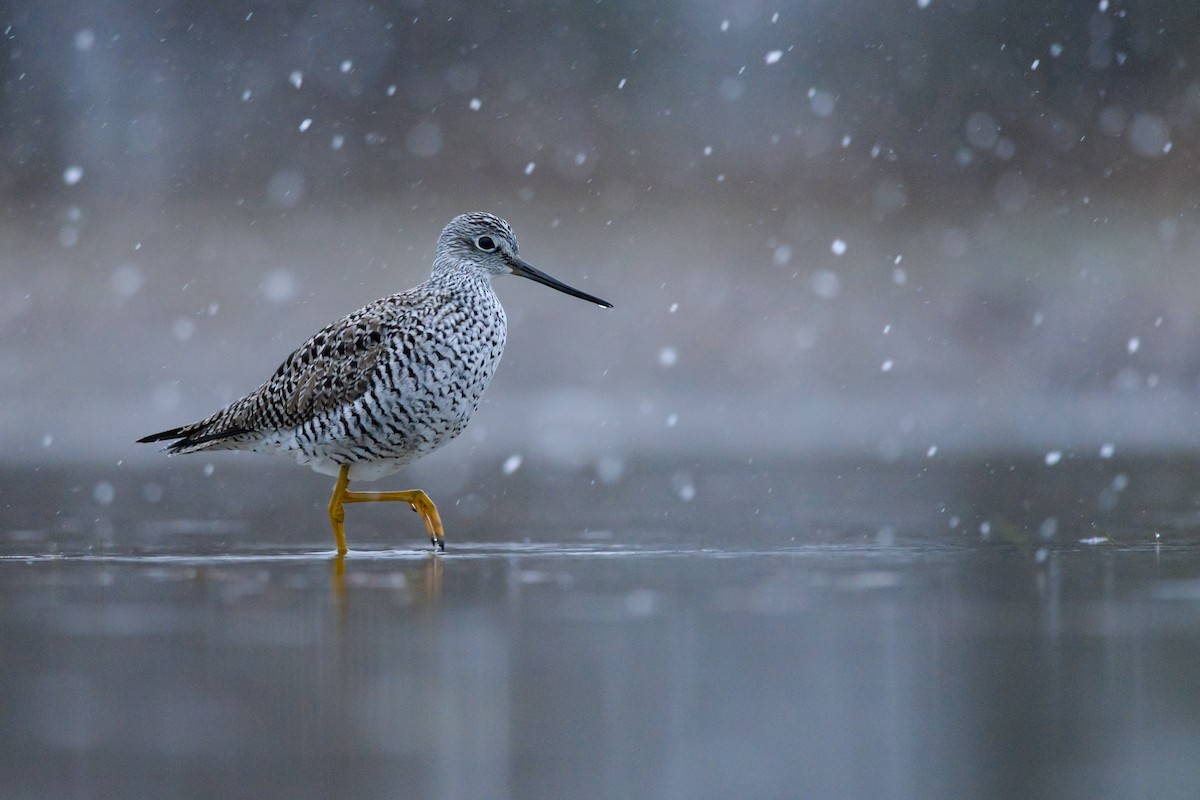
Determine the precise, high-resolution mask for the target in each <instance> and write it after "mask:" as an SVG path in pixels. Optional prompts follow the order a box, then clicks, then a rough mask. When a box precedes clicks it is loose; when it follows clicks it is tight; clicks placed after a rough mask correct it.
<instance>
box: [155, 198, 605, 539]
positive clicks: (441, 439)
mask: <svg viewBox="0 0 1200 800" xmlns="http://www.w3.org/2000/svg"><path fill="white" fill-rule="evenodd" d="M517 252H518V251H517V237H516V236H515V235H514V234H513V230H512V228H511V227H510V226H509V224H508V223H507V222H505V221H504V220H502V219H500V218H499V217H497V216H494V215H492V214H485V213H481V212H475V213H471V214H462V215H460V216H457V217H455V218H454V219H452V220H451V221H450V224H449V225H447V226H446V227H445V229H444V230H443V231H442V235H441V236H439V237H438V244H437V254H436V256H435V257H434V259H433V274H432V275H430V276H429V279H428V280H426V281H425V282H424V283H422V284H421V285H420V286H417V287H416V288H413V289H409V290H408V291H407V292H401V293H400V294H394V295H391V296H390V297H384V298H382V299H379V300H376V301H375V302H373V303H370V304H368V305H366V306H363V307H362V308H360V309H359V310H358V311H355V312H354V313H353V314H350V315H349V316H347V317H343V318H342V319H340V320H338V321H337V322H335V323H333V324H332V325H328V326H326V327H325V328H323V329H322V330H320V331H318V332H317V333H316V335H314V336H313V337H312V338H310V339H309V340H308V341H307V342H305V343H304V344H302V345H300V347H299V348H297V349H296V351H295V352H293V353H292V354H291V355H290V356H288V357H287V358H286V359H284V362H283V363H282V364H281V365H280V366H279V369H277V370H275V374H274V375H272V376H271V377H270V378H269V379H267V382H266V383H264V384H263V385H262V386H260V387H258V389H256V390H255V391H253V392H251V393H250V394H248V395H246V396H245V397H243V398H242V399H240V400H237V401H235V402H233V403H231V404H230V405H229V406H227V407H226V408H224V409H222V410H221V411H218V412H217V413H215V414H213V415H212V416H210V417H206V418H205V419H202V420H200V421H199V422H193V423H192V424H191V425H183V426H182V427H179V428H172V429H171V430H167V431H162V432H161V433H155V434H152V435H150V436H147V437H145V438H143V439H139V440H138V441H139V442H163V441H170V442H171V444H169V445H167V446H166V447H165V448H164V449H165V450H166V451H167V452H168V453H170V454H172V455H175V454H180V453H195V452H199V451H201V450H250V451H253V452H258V453H282V454H284V455H290V456H292V457H293V458H295V459H296V461H298V462H299V463H301V464H308V465H309V466H311V467H312V468H313V469H314V470H316V471H317V472H320V473H322V474H325V475H334V476H336V477H337V483H335V484H334V487H333V498H332V499H330V501H329V521H330V523H331V524H332V525H333V537H334V540H335V541H336V542H337V552H338V554H339V555H343V554H345V553H346V533H345V527H344V522H345V517H346V512H345V509H343V507H342V506H343V504H344V503H366V502H375V501H388V500H391V501H396V502H401V503H408V504H409V505H410V506H412V508H413V510H414V511H416V512H418V513H419V514H420V515H421V518H422V519H423V520H424V521H425V528H426V529H427V530H428V531H429V540H430V541H431V542H432V543H433V545H434V547H435V548H437V549H439V550H444V549H445V541H444V537H443V532H442V520H441V517H440V516H439V515H438V510H437V506H435V505H434V504H433V501H432V500H430V499H429V495H427V494H425V492H423V491H421V490H420V489H412V490H408V491H402V492H351V491H349V489H348V487H349V485H350V481H352V480H375V479H377V478H382V477H384V476H385V475H390V474H392V473H393V472H395V471H397V470H398V469H400V468H401V467H402V466H404V465H405V464H408V463H409V462H411V461H413V460H415V459H417V458H420V457H421V456H423V455H426V454H428V453H431V452H432V451H434V450H436V449H437V448H438V447H441V446H442V445H444V444H445V443H446V442H448V441H450V440H451V439H453V438H454V437H455V436H457V435H458V434H460V433H461V432H462V430H463V428H465V427H466V425H467V421H468V420H469V419H470V418H471V414H473V413H474V411H475V409H476V408H477V407H478V406H479V400H480V398H481V397H482V396H483V390H484V389H486V388H487V386H488V384H489V383H490V382H491V380H492V375H493V374H494V373H495V372H496V365H497V364H499V362H500V354H501V353H502V352H503V351H504V340H505V336H506V334H507V322H506V320H505V317H504V309H503V308H502V307H501V306H500V300H499V299H498V298H497V297H496V293H495V292H494V291H493V290H492V278H494V277H496V276H497V275H506V274H512V275H519V276H521V277H522V278H529V279H530V280H532V281H537V282H538V283H542V284H545V285H546V286H549V287H551V288H553V289H557V290H558V291H560V292H565V293H566V294H569V295H572V296H574V297H578V298H580V299H583V300H587V301H588V302H590V303H595V304H596V305H598V306H602V307H604V308H612V304H611V303H608V302H605V301H604V300H601V299H600V298H598V297H593V296H592V295H590V294H587V293H586V292H581V291H579V290H578V289H574V288H572V287H570V286H567V285H566V284H565V283H563V282H561V281H559V280H556V279H555V278H552V277H550V276H549V275H547V274H546V273H544V272H541V271H539V270H537V269H534V268H533V267H532V266H530V265H529V264H527V263H526V262H524V261H522V260H521V258H520V257H519V256H518V255H517Z"/></svg>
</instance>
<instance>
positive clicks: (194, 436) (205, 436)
mask: <svg viewBox="0 0 1200 800" xmlns="http://www.w3.org/2000/svg"><path fill="white" fill-rule="evenodd" d="M202 431H203V428H201V429H199V430H197V429H196V426H194V425H184V426H183V427H181V428H172V429H171V430H169V431H161V432H159V433H152V434H150V435H149V436H144V437H142V438H141V439H138V443H139V444H150V443H151V442H166V441H171V440H173V439H178V440H179V441H176V442H172V443H171V444H169V445H167V447H166V448H165V449H166V451H167V452H168V453H183V452H188V451H191V450H192V449H194V448H198V447H200V446H201V445H205V444H208V443H209V442H215V441H217V440H219V439H228V438H230V437H231V436H240V435H242V434H244V433H250V432H251V431H250V430H248V429H246V428H225V429H223V430H219V431H216V432H214V433H203V432H202Z"/></svg>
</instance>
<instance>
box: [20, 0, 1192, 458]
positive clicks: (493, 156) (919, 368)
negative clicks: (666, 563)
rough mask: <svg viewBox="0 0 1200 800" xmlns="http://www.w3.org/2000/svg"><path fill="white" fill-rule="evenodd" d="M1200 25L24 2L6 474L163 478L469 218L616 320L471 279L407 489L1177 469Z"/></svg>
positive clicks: (637, 9) (1137, 8)
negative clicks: (146, 440) (237, 403)
mask: <svg viewBox="0 0 1200 800" xmlns="http://www.w3.org/2000/svg"><path fill="white" fill-rule="evenodd" d="M1194 14H1195V12H1194V10H1193V9H1191V8H1190V7H1189V6H1188V5H1187V4H1182V3H1170V2H1137V3H1132V2H1119V1H1118V0H1097V2H1092V3H1079V2H1050V3H1046V2H1032V1H1031V2H1020V1H1019V0H1013V1H1012V2H1004V3H981V2H941V1H940V0H911V1H910V2H886V3H880V2H863V1H857V2H837V3H834V2H806V3H791V4H787V3H785V4H778V3H776V4H772V3H766V2H755V1H753V0H710V1H709V2H696V3H677V4H653V5H652V6H645V5H643V4H639V3H620V2H603V3H588V4H568V5H565V6H564V5H561V4H555V3H544V2H525V3H508V4H501V5H491V4H489V5H488V6H487V7H486V8H484V7H481V6H478V5H477V4H472V3H466V2H438V3H422V2H420V0H401V2H395V3H367V2H353V1H351V2H342V1H340V0H339V2H332V1H331V2H311V3H291V4H279V3H259V2H247V3H189V2H174V3H170V2H169V3H156V4H138V3H133V4H128V3H113V2H104V1H98V2H71V3H62V4H58V5H56V6H55V13H53V14H50V13H45V9H44V8H43V7H41V6H40V5H38V4H32V3H30V4H24V6H21V5H17V6H10V7H9V8H8V9H7V10H6V11H4V12H3V15H2V18H0V30H2V31H3V37H2V39H0V87H2V92H0V103H2V104H3V124H0V152H3V156H4V157H3V159H2V163H0V242H2V244H0V436H2V438H3V441H4V443H5V448H4V449H5V456H6V458H7V459H9V460H10V461H20V462H35V463H36V462H46V461H49V462H54V461H73V460H78V459H81V458H82V459H89V460H99V461H104V462H108V461H110V460H120V459H124V460H129V459H150V458H157V457H158V456H157V455H156V454H155V453H154V452H153V448H149V447H144V446H142V447H135V446H133V444H132V440H133V439H135V438H137V437H138V436H140V435H144V434H146V433H149V432H152V431H155V430H159V429H162V428H165V427H168V426H173V425H177V424H180V423H182V422H186V421H190V420H192V419H195V418H198V417H200V416H203V415H206V414H208V413H210V412H211V411H214V410H216V409H217V408H219V407H220V406H222V405H223V404H225V403H227V402H229V401H230V400H233V399H235V398H236V397H238V396H240V395H241V394H243V393H245V392H247V391H249V390H251V389H253V388H254V387H255V386H257V385H258V383H259V382H261V381H262V380H263V379H265V377H266V376H267V375H269V374H270V372H271V371H273V370H274V368H275V367H276V366H277V365H278V364H279V362H280V361H282V360H283V358H284V357H285V356H286V355H287V354H288V352H290V350H291V349H292V348H293V347H295V346H296V345H298V344H299V343H300V342H301V341H303V339H304V338H305V337H307V336H308V335H310V334H311V333H312V332H314V331H315V330H316V329H318V328H319V327H321V326H322V325H324V324H326V323H327V322H329V321H332V320H333V319H336V318H338V317H340V316H342V315H343V314H345V313H348V312H349V311H351V310H353V309H355V308H357V307H359V306H360V305H362V304H364V303H365V302H367V301H369V300H372V299H374V298H376V297H378V296H382V295H385V294H389V293H392V292H395V291H400V290H403V289H406V288H408V287H410V286H412V285H415V284H416V283H418V282H419V281H421V280H422V279H423V278H424V277H425V276H426V275H427V273H428V270H429V265H430V262H431V259H432V255H433V248H434V243H435V241H436V237H437V235H438V233H439V231H440V230H441V227H442V226H443V225H444V224H445V223H446V222H447V221H448V220H449V218H450V217H451V216H453V215H454V214H456V213H459V212H462V211H466V210H471V209H486V210H491V211H494V212H496V213H498V214H500V215H501V216H504V217H505V218H507V219H508V220H509V221H510V222H512V223H513V225H514V227H515V229H516V231H517V233H518V236H519V238H520V241H521V244H522V254H523V255H524V256H525V257H526V258H527V259H528V260H529V261H530V262H531V263H533V264H535V265H536V266H538V267H540V268H542V269H544V270H546V271H547V272H549V273H551V274H553V275H555V276H556V277H559V278H561V279H562V280H564V281H566V282H568V283H571V284H573V285H577V286H580V287H581V288H583V289H584V290H586V291H589V292H593V293H595V294H598V295H600V296H601V297H604V298H606V299H608V300H610V301H612V302H613V303H614V304H615V306H616V308H615V309H614V310H613V311H610V312H606V311H602V310H600V309H597V308H595V307H591V306H588V305H586V304H583V303H580V302H578V301H575V300H572V299H570V298H567V297H564V296H561V295H557V294H555V293H553V292H549V291H547V290H545V289H544V287H539V286H536V285H534V284H530V283H526V282H523V281H515V280H512V281H510V280H501V281H499V282H498V283H499V285H498V287H497V289H498V293H499V294H500V296H501V298H502V299H503V301H504V303H505V305H506V308H507V309H508V311H509V317H510V327H511V333H510V340H509V347H508V350H507V353H506V355H505V360H504V364H503V366H502V368H501V370H500V373H499V375H498V377H497V378H496V380H495V382H494V385H493V388H492V390H491V391H490V393H489V395H488V396H487V397H486V398H485V405H484V407H483V408H482V409H481V411H480V413H479V414H478V415H477V417H476V419H475V421H474V422H473V424H472V427H471V428H470V429H468V432H467V434H465V435H464V437H463V439H464V440H465V441H466V444H464V443H463V442H457V443H455V444H454V445H452V446H451V447H450V448H448V449H447V450H446V451H443V452H442V453H439V454H438V455H437V456H435V457H434V458H435V459H448V460H449V461H453V462H455V463H462V462H463V461H464V460H469V459H471V458H479V459H488V460H495V459H505V458H508V457H510V456H512V455H514V454H517V455H521V456H523V457H531V458H543V459H546V460H549V461H551V462H554V463H559V462H561V463H571V464H575V465H577V466H585V465H593V466H596V468H597V469H598V470H600V471H601V472H603V471H604V469H605V464H607V465H608V469H609V471H610V472H611V471H612V470H613V469H619V468H620V464H621V463H623V459H625V458H627V457H629V456H634V455H637V454H639V453H654V454H664V453H665V454H678V453H689V454H691V453H737V454H744V453H749V454H754V453H763V452H773V453H776V454H783V455H785V456H786V455H792V454H806V455H818V456H820V455H824V454H850V455H870V456H878V457H880V458H882V459H884V460H896V459H901V458H907V457H915V458H925V457H927V456H928V455H930V454H937V453H941V454H943V455H947V454H952V453H955V452H966V453H971V452H979V451H989V450H992V451H994V450H1016V451H1026V450H1028V451H1030V452H1049V451H1054V452H1061V453H1063V454H1064V455H1065V456H1066V457H1071V456H1072V455H1073V454H1076V453H1078V454H1086V455H1091V456H1094V455H1095V454H1097V453H1099V452H1101V450H1102V449H1103V450H1105V452H1112V451H1113V450H1114V449H1117V450H1120V451H1124V452H1129V451H1136V450H1146V449H1158V448H1163V447H1167V448H1191V447H1195V446H1196V445H1198V444H1200V425H1197V424H1196V422H1197V412H1200V402H1198V396H1197V382H1198V379H1200V342H1198V337H1197V330H1198V327H1200V318H1198V315H1197V310H1196V303H1195V300H1194V298H1196V297H1197V295H1198V290H1200V271H1197V270H1196V269H1195V260H1196V254H1197V252H1198V251H1200V231H1197V229H1196V226H1195V224H1194V223H1195V220H1196V218H1197V196H1198V194H1200V188H1198V184H1197V182H1196V181H1195V179H1194V176H1195V174H1196V169H1197V166H1198V165H1197V159H1198V153H1197V147H1198V146H1200V138H1198V136H1197V132H1198V130H1200V76H1198V74H1197V68H1196V61H1195V59H1196V57H1197V55H1200V43H1198V41H1197V39H1196V37H1195V36H1194V35H1193V34H1194V27H1193V25H1192V24H1191V23H1193V22H1194V21H1195V16H1194ZM518 284H519V285H518ZM447 463H448V462H447ZM614 464H615V465H616V466H613V465H614Z"/></svg>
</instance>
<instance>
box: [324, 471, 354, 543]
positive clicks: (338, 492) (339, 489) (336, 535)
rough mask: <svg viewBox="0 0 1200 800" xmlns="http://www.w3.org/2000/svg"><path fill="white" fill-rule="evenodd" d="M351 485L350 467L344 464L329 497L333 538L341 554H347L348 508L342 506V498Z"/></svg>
mask: <svg viewBox="0 0 1200 800" xmlns="http://www.w3.org/2000/svg"><path fill="white" fill-rule="evenodd" d="M349 485H350V467H349V466H347V465H345V464H343V465H342V469H341V471H340V472H338V477H337V483H335V484H334V485H333V497H331V498H329V523H330V524H331V525H333V540H334V541H335V542H336V543H337V553H338V555H339V556H344V555H346V526H345V522H346V509H344V508H342V500H343V499H344V498H345V496H346V487H347V486H349Z"/></svg>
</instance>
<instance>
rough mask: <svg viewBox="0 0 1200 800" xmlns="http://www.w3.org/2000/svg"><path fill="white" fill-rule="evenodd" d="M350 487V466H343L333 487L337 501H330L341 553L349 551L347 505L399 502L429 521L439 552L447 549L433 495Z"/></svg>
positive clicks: (427, 525)
mask: <svg viewBox="0 0 1200 800" xmlns="http://www.w3.org/2000/svg"><path fill="white" fill-rule="evenodd" d="M349 485H350V467H349V466H348V465H344V466H342V469H341V471H340V472H338V479H337V483H336V484H335V485H334V487H333V498H332V499H331V500H330V501H329V521H330V523H331V524H332V525H333V537H334V539H335V540H336V541H337V546H338V553H339V554H340V553H345V552H346V533H345V526H344V522H345V518H346V510H345V509H344V508H343V507H342V504H343V503H377V502H398V503H408V504H409V506H411V507H412V510H413V511H416V512H417V513H418V514H420V515H421V519H422V520H423V521H424V522H425V530H427V531H428V532H429V541H430V542H431V543H432V544H433V546H434V547H436V548H437V549H438V550H445V549H446V539H445V532H444V531H443V529H442V518H441V516H440V515H439V514H438V510H437V506H436V505H434V504H433V501H432V500H430V499H429V495H427V494H425V493H424V492H423V491H421V490H420V489H409V490H408V491H403V492H352V491H350V490H349V489H348V488H346V487H348V486H349Z"/></svg>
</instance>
